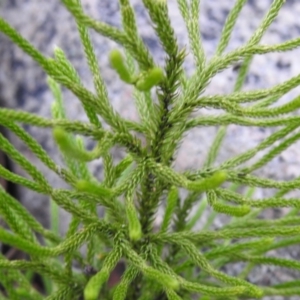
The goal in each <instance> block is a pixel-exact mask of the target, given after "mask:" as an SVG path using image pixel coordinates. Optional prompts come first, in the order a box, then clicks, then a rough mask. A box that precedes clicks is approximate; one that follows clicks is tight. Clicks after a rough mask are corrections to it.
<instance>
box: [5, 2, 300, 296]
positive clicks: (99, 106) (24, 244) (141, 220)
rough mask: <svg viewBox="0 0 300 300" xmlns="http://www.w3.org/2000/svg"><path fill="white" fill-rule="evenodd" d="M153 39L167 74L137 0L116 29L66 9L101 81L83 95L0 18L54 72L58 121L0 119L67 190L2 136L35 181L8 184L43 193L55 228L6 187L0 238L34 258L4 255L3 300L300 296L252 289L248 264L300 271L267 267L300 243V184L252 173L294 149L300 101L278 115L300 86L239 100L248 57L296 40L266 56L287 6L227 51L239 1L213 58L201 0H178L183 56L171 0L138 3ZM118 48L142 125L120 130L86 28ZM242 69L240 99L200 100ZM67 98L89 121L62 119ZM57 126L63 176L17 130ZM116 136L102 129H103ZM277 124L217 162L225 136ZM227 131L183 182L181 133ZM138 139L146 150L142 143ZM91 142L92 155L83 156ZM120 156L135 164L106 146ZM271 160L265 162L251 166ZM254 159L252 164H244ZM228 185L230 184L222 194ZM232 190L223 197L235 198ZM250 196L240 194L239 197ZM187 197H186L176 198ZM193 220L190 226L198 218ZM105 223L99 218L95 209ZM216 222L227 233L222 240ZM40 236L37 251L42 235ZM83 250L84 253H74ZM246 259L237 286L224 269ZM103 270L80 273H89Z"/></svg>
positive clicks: (8, 115)
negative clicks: (231, 129)
mask: <svg viewBox="0 0 300 300" xmlns="http://www.w3.org/2000/svg"><path fill="white" fill-rule="evenodd" d="M142 2H143V5H144V7H145V9H146V10H147V12H148V14H149V16H150V19H151V22H152V25H153V28H154V30H155V32H156V34H157V36H158V38H159V40H160V42H161V45H162V47H163V49H164V51H165V62H164V65H163V66H157V64H156V63H155V61H154V59H153V57H152V56H151V53H150V51H149V50H148V49H147V47H146V46H145V44H144V42H143V40H142V38H141V36H140V35H139V33H138V28H137V25H136V21H135V13H134V10H133V7H132V5H131V4H130V1H129V0H119V6H120V11H121V16H122V28H121V29H118V28H115V27H112V26H110V25H108V24H105V23H102V22H100V21H96V20H94V19H92V18H91V17H89V16H88V15H87V14H86V13H85V12H84V11H83V9H82V6H81V3H80V0H62V3H63V4H64V5H65V7H66V8H67V9H68V10H69V11H70V13H71V14H72V15H73V17H74V18H75V20H76V22H77V26H78V31H79V34H80V38H81V42H82V46H83V48H84V52H85V54H86V59H87V61H88V65H89V68H90V71H91V73H92V75H93V80H94V87H95V92H91V91H89V90H87V89H86V88H85V87H84V86H83V84H82V81H81V79H80V77H79V75H78V73H77V72H76V70H75V68H74V67H73V66H72V64H71V62H70V61H69V60H68V58H67V57H66V55H65V53H64V52H63V50H62V49H60V48H56V49H55V50H54V57H46V56H44V55H43V54H42V53H40V52H39V51H38V50H37V49H35V48H34V46H33V45H31V44H30V43H29V42H28V41H27V40H26V39H24V38H23V37H22V36H21V35H20V34H19V33H18V32H17V31H16V30H15V29H13V28H12V27H11V26H10V25H9V24H8V23H7V22H6V21H5V20H4V19H0V31H1V32H2V33H4V34H5V35H6V36H8V37H9V38H10V39H11V40H12V41H13V42H14V43H15V44H16V45H17V46H18V47H20V48H21V49H22V50H23V51H24V52H26V53H27V54H28V55H30V56H31V57H32V58H33V59H34V60H35V61H36V62H38V64H39V65H40V66H41V67H42V68H43V70H44V71H45V72H46V73H47V75H48V83H49V87H50V89H51V91H52V93H53V98H54V99H55V100H54V102H53V106H52V115H53V118H52V119H47V118H43V117H40V116H37V115H33V114H30V113H27V112H24V111H18V110H11V109H5V108H0V124H1V125H4V126H5V127H6V128H7V129H8V130H10V131H11V132H12V133H14V134H15V135H16V136H18V137H19V138H20V139H21V140H22V141H23V142H24V143H25V144H26V145H27V146H28V148H29V149H30V150H31V151H32V153H33V154H35V155H36V156H37V157H38V158H39V159H40V160H41V161H42V162H43V163H44V164H45V165H46V166H47V167H48V168H49V172H50V171H51V172H55V173H56V174H57V175H58V176H60V178H62V180H64V181H65V182H67V183H68V184H69V189H56V188H54V187H52V186H51V184H50V183H49V182H48V181H47V180H46V178H45V177H44V175H43V174H42V173H41V172H40V171H39V170H38V169H37V168H36V167H35V166H34V165H33V164H32V163H31V162H30V161H29V160H28V159H27V158H26V157H25V156H24V155H22V153H19V152H18V151H17V150H16V148H15V147H14V146H13V145H12V144H11V143H10V142H9V140H7V139H6V138H5V137H3V136H2V135H0V149H1V151H3V152H4V153H6V154H7V155H8V156H9V157H10V158H11V159H12V160H13V161H14V162H15V163H17V164H19V165H20V166H21V167H22V168H23V169H24V170H25V171H26V172H27V173H28V175H29V176H30V179H28V178H25V177H22V176H20V175H18V174H15V173H12V172H10V171H9V170H7V169H6V168H4V167H2V166H0V176H1V177H2V178H4V179H6V180H8V181H11V182H13V183H15V184H18V185H23V186H25V187H27V188H29V189H31V190H33V191H36V192H38V193H40V194H45V195H49V198H50V199H51V214H52V217H53V220H54V222H53V223H52V228H51V229H50V230H49V229H46V228H44V227H43V226H42V225H41V224H40V223H38V222H37V221H36V219H35V218H34V217H33V216H32V215H30V214H29V213H28V211H27V210H26V209H25V208H24V207H23V206H22V205H21V204H20V203H19V202H18V201H17V200H16V199H14V198H13V197H11V196H10V195H9V194H8V193H7V192H6V191H5V190H4V189H3V188H0V215H1V217H2V218H3V219H4V220H5V222H6V224H7V226H8V227H7V228H8V229H5V228H0V241H1V242H2V243H5V244H8V245H10V246H11V247H15V248H17V249H20V250H22V251H24V252H25V253H27V254H28V256H29V259H28V260H14V261H10V260H8V259H7V258H6V257H5V256H3V255H2V256H1V257H0V282H1V285H2V286H3V292H1V294H0V299H37V300H41V299H47V300H50V299H51V300H54V299H55V300H58V299H82V297H84V299H86V300H96V299H113V300H122V299H128V300H131V299H140V300H142V299H156V300H164V299H169V300H178V299H193V298H194V297H195V299H196V298H198V299H205V300H212V299H223V300H224V299H232V300H233V299H250V298H251V299H253V298H262V297H263V296H266V295H283V296H291V295H300V281H299V280H294V281H290V282H283V283H281V284H277V285H274V286H271V287H267V286H256V285H255V284H252V283H251V282H250V281H249V280H248V279H247V277H248V274H249V273H250V272H251V270H252V269H253V267H254V266H257V265H263V264H267V265H274V266H279V267H284V268H291V269H295V270H300V263H299V262H298V261H296V260H290V259H285V258H278V257H273V256H269V255H268V252H269V251H271V250H274V249H279V248H285V247H288V246H290V245H299V242H300V237H299V233H300V218H299V216H298V212H299V210H298V207H299V206H300V199H294V198H288V197H287V196H286V194H287V193H288V192H289V191H291V190H294V189H298V188H299V187H300V177H299V178H296V179H293V180H291V181H287V182H280V181H275V180H271V179H267V178H262V177H259V176H256V175H254V174H253V172H254V171H256V170H258V169H260V168H261V167H263V166H264V165H266V164H267V163H268V162H269V161H271V160H272V159H273V158H274V157H276V156H278V155H279V154H280V153H281V152H282V151H284V150H285V149H287V148H288V147H289V146H290V145H292V144H293V143H295V142H296V141H297V140H298V139H299V137H300V134H299V132H297V129H298V127H299V124H300V122H299V121H300V117H299V116H298V115H296V114H295V113H294V112H295V111H296V110H297V109H298V108H299V106H300V98H299V97H297V98H295V99H293V100H291V101H290V102H288V103H287V104H284V105H277V106H276V105H275V106H274V105H273V104H276V102H277V101H278V100H279V99H280V98H281V97H282V96H284V95H285V94H287V93H288V92H289V91H291V90H292V89H293V88H295V87H297V86H299V84H300V75H298V76H296V77H293V78H291V79H289V80H287V81H285V82H283V83H281V84H279V85H277V86H274V87H272V88H269V89H259V90H253V91H247V92H245V91H242V87H243V83H244V81H245V78H246V76H247V72H248V69H249V66H250V63H251V60H252V58H253V56H254V55H262V54H266V53H271V52H276V51H289V50H292V49H294V48H296V47H298V46H299V45H300V38H295V39H292V40H290V41H287V42H284V43H281V44H276V45H262V44H260V41H261V38H262V36H263V35H264V33H265V32H266V30H267V29H268V27H269V26H270V24H271V23H272V22H273V21H274V19H275V18H276V16H277V14H278V12H279V11H280V9H281V7H282V5H283V4H284V2H285V1H283V0H274V1H273V3H272V5H271V6H270V9H269V11H268V12H267V14H266V15H265V17H264V18H263V20H262V22H261V24H260V26H259V27H258V28H257V29H256V30H255V32H254V33H253V35H252V37H251V38H250V39H249V41H248V42H247V43H246V44H245V45H243V46H241V47H240V48H238V49H235V50H233V51H231V52H228V53H225V52H224V51H225V50H226V48H227V46H228V43H229V39H230V36H231V33H232V30H233V28H234V26H235V24H236V20H237V18H238V16H239V13H240V11H241V9H242V8H243V6H244V5H245V2H246V1H245V0H237V1H236V3H235V5H234V7H233V9H232V10H231V11H230V13H229V15H228V17H227V19H226V22H225V25H224V28H223V31H222V34H221V38H220V41H219V44H218V46H217V49H216V52H215V55H214V56H213V57H212V58H211V59H210V60H208V59H207V57H206V55H205V53H204V50H203V46H202V43H201V38H200V31H199V30H200V29H199V14H200V9H199V5H200V3H199V2H200V0H191V1H189V2H188V1H187V0H177V3H178V6H179V9H180V12H181V15H182V17H183V19H184V21H185V24H186V28H187V32H188V37H189V42H190V44H189V50H187V49H180V47H179V45H178V42H177V39H176V36H175V34H174V30H173V28H172V26H171V22H170V19H169V16H168V3H167V1H166V0H143V1H142ZM89 29H92V30H95V31H96V32H98V33H99V34H101V35H103V36H105V37H107V38H109V39H111V40H113V41H115V42H116V43H117V44H118V45H120V48H119V49H122V51H120V50H117V49H116V50H113V51H112V52H111V54H110V56H109V59H110V62H111V66H112V68H114V70H115V71H116V72H117V74H118V75H119V77H120V79H121V80H122V81H124V84H129V85H131V86H132V89H133V91H134V92H133V98H134V99H133V100H134V101H135V104H136V107H137V110H138V113H139V117H140V122H133V121H131V120H126V119H124V118H123V117H122V116H121V115H120V114H119V113H117V112H116V111H115V110H114V109H113V107H112V105H111V103H110V101H109V99H108V93H107V89H106V86H105V84H104V82H103V79H102V76H101V73H100V71H99V67H98V62H97V58H96V56H95V52H94V49H93V46H92V43H91V40H90V37H89V33H88V30H89ZM187 51H190V52H191V53H192V55H193V57H194V62H195V70H194V73H193V74H192V75H191V76H187V74H186V73H185V71H184V68H183V63H184V61H185V58H186V55H187ZM236 62H241V67H240V69H239V71H238V76H237V81H236V84H235V87H234V91H233V92H232V93H231V94H228V95H213V96H207V95H204V94H203V93H204V91H205V89H206V87H207V85H208V84H209V82H210V80H211V79H212V78H213V77H214V76H215V75H216V74H217V73H219V72H221V71H222V70H224V69H226V68H229V67H230V66H232V65H233V64H235V63H236ZM61 86H64V87H65V88H67V89H69V90H70V91H71V92H72V93H73V94H74V95H76V96H77V98H78V99H79V100H80V101H81V103H82V106H83V108H84V110H85V112H86V115H87V116H88V119H89V122H80V121H71V120H68V119H67V118H66V113H65V108H64V102H63V99H62V94H61V90H60V87H61ZM199 108H213V109H217V110H220V111H221V113H220V114H214V115H207V116H200V117H193V115H192V112H193V111H195V110H196V109H199ZM19 123H22V124H29V125H32V126H39V127H43V128H51V129H52V130H53V137H54V139H55V141H56V143H57V145H58V147H59V149H60V151H61V153H62V156H63V158H64V161H65V166H59V165H57V164H56V163H55V162H54V161H53V159H52V158H51V157H50V156H49V155H48V154H47V153H46V152H45V150H44V149H43V148H42V147H41V145H39V143H38V142H37V141H36V140H35V139H34V138H32V136H30V135H29V134H28V133H27V132H26V131H25V130H24V129H23V128H22V127H21V126H20V125H19ZM104 123H106V124H107V125H109V129H105V128H104V126H103V124H104ZM230 124H237V125H240V126H252V127H253V126H258V127H274V128H275V129H276V130H275V131H274V133H272V134H271V135H270V136H269V137H268V138H266V139H265V140H264V141H263V142H262V143H260V144H259V145H257V146H256V147H254V148H252V149H250V150H247V151H244V152H242V153H241V154H240V155H238V156H235V157H233V158H230V159H228V160H226V161H225V162H223V163H221V164H219V165H216V163H215V159H216V157H217V155H218V152H219V149H220V148H221V147H222V142H223V139H224V136H225V134H226V128H227V125H230ZM206 126H219V130H218V133H217V135H216V137H215V140H214V142H213V144H212V146H211V148H210V150H209V154H208V157H207V159H206V162H205V164H204V165H203V167H202V168H201V169H199V170H197V171H188V172H182V173H179V172H176V171H175V170H174V168H173V161H174V158H175V156H176V150H177V147H178V146H179V143H180V141H181V140H182V138H183V136H184V134H185V133H186V132H188V131H189V130H190V129H192V128H195V127H200V128H201V130H205V128H206ZM140 136H143V139H141V138H140ZM83 137H89V138H92V139H93V140H94V141H95V142H96V146H95V148H94V149H93V150H92V151H87V150H86V148H85V144H84V139H83ZM115 146H118V147H122V148H123V149H125V150H126V153H127V156H126V157H125V158H124V159H123V160H122V161H121V162H119V163H116V162H115V161H114V158H113V157H112V155H111V152H110V150H111V148H112V147H115ZM261 151H265V153H266V154H264V155H263V156H262V157H260V158H259V159H256V160H255V157H256V155H257V154H258V153H259V152H261ZM98 159H102V161H103V165H104V179H103V181H102V182H99V180H97V179H96V178H95V177H94V176H93V175H92V174H91V172H90V171H89V169H88V167H87V163H88V162H91V161H93V160H98ZM250 159H254V162H253V163H248V164H247V162H248V161H249V160H250ZM225 182H227V183H229V184H230V185H228V184H227V185H226V186H225V185H224V183H225ZM228 186H229V187H228ZM239 186H244V187H246V189H245V190H246V192H245V193H240V192H239V191H238V190H237V188H238V187H239ZM255 188H273V189H274V190H276V193H274V195H273V196H272V197H270V198H264V199H253V192H254V189H255ZM179 189H185V190H187V191H188V195H187V196H186V197H185V198H184V199H181V197H180V193H179ZM160 205H162V206H163V207H164V210H163V221H162V223H161V224H160V227H159V228H158V229H156V230H155V228H154V220H155V217H156V214H157V210H158V207H159V206H160ZM194 206H196V207H197V210H196V213H195V214H194V215H191V213H190V212H191V208H192V207H194ZM208 206H210V207H211V208H212V211H213V212H212V213H211V215H210V217H209V219H208V220H207V223H206V225H205V226H204V227H203V228H202V229H201V230H195V229H194V227H195V225H196V224H197V223H198V221H199V220H200V218H201V216H203V212H204V210H205V209H206V208H207V207H208ZM57 207H61V208H63V209H65V210H66V211H67V212H69V213H70V214H71V215H72V221H71V223H70V226H69V228H68V231H67V234H66V236H63V237H62V236H60V235H59V232H58V231H57V225H58V222H59V220H57ZM99 207H101V208H102V209H103V210H104V212H105V214H104V217H102V218H100V217H99V216H98V214H97V209H98V208H99ZM275 207H279V208H281V207H289V208H290V211H289V213H288V214H286V215H285V216H283V217H282V218H279V219H276V220H266V219H261V218H259V215H260V213H261V212H262V210H264V209H266V208H275ZM219 214H226V215H228V216H230V217H231V218H230V222H228V223H227V224H226V225H224V227H223V228H221V229H218V230H214V229H212V228H211V224H212V222H213V220H214V218H215V217H216V216H217V215H219ZM37 234H38V235H39V236H42V237H43V239H42V241H41V240H40V239H38V238H37ZM82 246H86V252H84V254H82V252H80V249H81V247H82ZM121 260H123V261H124V262H125V265H126V269H125V272H124V274H123V276H122V278H121V280H120V282H119V283H118V284H117V285H116V286H115V287H114V288H111V289H110V288H108V286H107V281H108V279H109V276H110V274H111V272H112V271H113V270H114V268H115V267H116V265H117V264H118V263H119V262H120V261H121ZM239 262H245V263H246V267H245V268H244V270H243V271H242V272H241V273H240V274H239V275H238V276H231V275H229V274H227V273H226V272H224V268H223V267H224V266H226V265H227V264H229V263H239ZM87 266H89V269H90V270H91V269H92V270H94V271H95V272H83V270H84V268H86V267H87ZM33 273H38V274H40V275H42V277H43V279H44V282H45V287H46V289H45V294H42V293H40V292H38V291H37V290H35V289H34V287H33V286H32V285H31V281H30V280H31V276H32V274H33Z"/></svg>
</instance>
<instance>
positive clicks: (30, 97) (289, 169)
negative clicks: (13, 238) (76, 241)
mask: <svg viewBox="0 0 300 300" xmlns="http://www.w3.org/2000/svg"><path fill="white" fill-rule="evenodd" d="M59 2H60V1H59V0H52V1H46V0H26V1H25V0H23V1H16V0H2V1H1V2H0V15H1V16H2V17H4V18H5V19H6V20H7V21H8V22H9V23H11V24H12V26H14V27H15V28H17V29H18V31H19V32H20V33H21V34H22V35H23V36H24V37H26V38H27V39H28V40H30V41H31V42H32V43H33V44H34V45H35V46H36V47H37V48H38V49H39V50H40V51H42V52H43V53H44V54H46V55H49V56H52V55H53V47H54V46H55V45H58V46H59V47H61V48H62V49H63V50H64V51H65V52H66V54H67V56H68V58H69V59H70V60H71V61H72V63H73V64H74V66H75V68H76V69H77V70H78V72H79V74H80V75H81V77H82V80H83V82H84V84H85V85H86V86H87V87H88V88H91V89H93V87H92V80H91V76H90V74H89V71H88V67H87V63H86V61H85V60H84V54H83V50H82V47H81V45H80V41H79V37H78V33H77V31H76V24H75V22H74V20H73V19H72V17H71V15H70V14H69V13H68V11H67V10H66V9H65V8H64V7H63V6H62V5H61V4H60V3H59ZM234 2H235V1H234V0H209V1H208V0H203V1H201V20H200V25H201V35H202V38H203V46H204V49H205V51H206V53H207V55H208V57H209V58H210V57H211V56H212V55H213V53H214V49H215V48H216V46H217V44H218V40H219V37H220V33H221V30H222V26H223V24H224V21H225V19H226V16H227V14H228V13H229V11H230V9H231V8H232V6H233V4H234ZM271 2H272V1H271V0H264V1H253V0H249V1H248V2H247V4H246V5H245V7H244V8H243V10H242V12H241V16H240V18H239V20H238V23H237V26H236V28H235V30H234V32H233V35H232V38H231V41H230V45H229V47H228V50H232V49H234V48H236V47H239V46H241V45H242V44H243V43H245V42H246V41H247V40H248V39H249V38H250V37H251V35H252V33H253V32H254V30H255V29H256V28H257V26H258V25H259V23H260V21H261V19H262V18H263V16H264V14H265V12H266V11H267V9H268V8H269V6H270V4H271ZM83 3H84V5H85V9H86V11H87V12H88V13H90V14H91V15H92V16H93V17H95V18H97V19H100V20H102V21H105V22H107V23H109V24H111V25H113V26H120V15H119V12H118V1H117V0H98V1H97V0H85V1H84V0H83ZM131 3H132V4H133V5H134V8H135V11H136V13H137V23H138V28H139V32H140V34H141V35H142V37H143V40H144V41H145V43H146V44H147V46H148V47H149V49H150V51H151V53H152V54H153V55H154V57H155V60H156V61H157V63H162V62H163V58H164V56H163V53H162V51H161V46H160V44H159V42H158V40H157V38H156V37H155V35H154V32H153V29H152V28H151V25H150V22H149V17H148V16H147V14H146V13H145V11H144V9H143V7H142V1H140V0H132V1H131ZM168 4H169V8H170V9H169V11H170V16H171V20H172V24H173V25H174V28H175V32H176V34H177V36H178V41H179V44H180V46H184V45H187V44H188V39H187V34H186V30H185V26H184V22H183V20H182V18H181V16H180V13H179V10H178V7H177V4H176V1H175V0H168ZM299 15H300V1H296V0H294V1H293V0H286V3H285V4H284V6H283V8H282V10H281V12H280V14H279V16H278V17H277V19H276V21H275V22H274V23H273V24H272V25H271V26H270V28H269V30H268V32H267V33H266V34H265V36H264V37H263V39H262V43H268V44H274V43H280V42H284V41H287V40H289V39H291V38H296V37H299V34H300V25H299ZM91 33H92V39H93V42H94V45H95V51H96V54H97V57H98V58H99V67H100V69H101V73H102V75H103V78H104V80H105V82H106V84H107V87H108V93H109V97H110V99H111V102H112V105H113V106H114V108H115V109H116V110H117V111H118V112H120V113H121V114H122V115H123V116H125V117H127V118H129V119H132V120H137V119H138V117H137V113H136V110H135V108H134V101H133V99H132V91H131V89H130V88H128V87H126V88H124V85H123V84H122V83H121V82H120V80H119V79H118V78H117V76H116V74H115V72H113V71H112V70H111V68H110V66H109V63H108V59H107V55H108V52H109V51H110V50H111V49H112V48H113V47H115V46H116V45H115V43H114V42H112V41H109V40H108V39H106V38H103V37H101V36H98V35H97V34H95V33H94V32H91ZM299 57H300V51H299V49H298V50H294V51H292V52H289V53H288V54H286V53H276V54H268V55H264V56H256V57H255V58H254V60H253V63H252V65H251V68H250V73H249V75H248V77H247V80H246V85H245V87H244V89H245V90H251V89H261V88H268V87H271V86H273V85H276V84H278V83H280V82H283V81H284V80H287V79H289V78H291V77H292V76H295V75H297V74H298V73H299V71H300V68H299ZM0 66H1V67H0V98H1V102H2V103H1V105H5V106H7V107H11V108H16V109H23V110H25V111H28V112H32V113H37V114H39V115H41V116H45V117H49V116H50V106H51V103H52V100H53V99H52V96H51V94H50V92H49V89H48V87H47V84H46V77H45V74H44V73H43V71H41V69H40V68H39V67H38V66H37V64H36V63H35V62H33V61H32V59H31V58H29V57H28V56H26V55H24V54H23V52H22V51H21V50H19V49H18V48H17V47H16V46H14V45H13V44H12V43H11V42H10V41H9V40H8V39H7V38H6V37H4V36H3V35H2V34H0ZM185 68H186V69H187V72H188V74H191V73H192V71H193V62H192V59H191V55H189V56H188V58H187V61H186V63H185ZM235 78H236V72H235V71H234V70H233V69H232V68H230V69H227V70H225V71H224V72H222V73H221V74H218V75H217V76H216V77H215V78H214V79H213V80H212V81H211V83H210V85H209V86H208V87H207V89H206V91H205V93H206V94H227V93H230V92H231V91H232V89H233V86H234V80H235ZM299 91H300V89H299V88H298V89H294V90H293V91H291V92H290V93H289V94H288V95H287V96H286V97H284V98H283V99H282V101H281V102H280V103H284V102H286V101H287V100H290V99H292V98H293V97H295V96H296V95H297V94H298V93H299ZM64 100H65V105H66V109H67V112H68V116H69V117H70V118H71V119H80V120H85V119H86V117H85V115H84V113H83V111H82V108H81V105H80V103H79V101H78V100H77V99H75V98H74V97H73V96H72V95H71V93H69V92H66V91H64ZM206 112H207V111H206V110H204V109H203V110H200V111H198V112H197V114H203V113H206ZM208 112H209V113H211V111H208ZM25 128H26V130H28V131H29V132H30V133H31V134H32V135H33V136H34V137H35V138H36V139H37V140H38V142H39V143H40V144H41V145H42V146H43V148H44V149H45V150H46V151H47V152H48V153H49V154H50V155H51V157H53V159H54V160H55V161H56V162H57V163H60V161H61V160H60V157H59V155H58V152H57V148H56V147H55V145H54V142H53V139H52V136H51V131H50V130H45V129H37V128H33V127H29V126H25ZM273 131H274V129H272V130H271V129H264V128H246V127H240V126H235V125H231V126H229V127H228V132H227V135H226V138H225V143H224V146H223V147H222V150H221V153H220V155H219V157H218V162H222V161H224V160H226V159H228V158H230V157H232V156H233V155H236V154H238V153H241V152H243V151H245V150H246V149H250V148H252V147H254V146H255V145H257V144H258V143H259V142H261V141H262V140H264V139H265V138H266V137H267V136H268V135H270V133H271V132H273ZM216 132H217V128H214V127H205V128H197V129H193V130H191V131H190V132H189V133H188V134H187V135H186V137H185V139H184V141H183V143H182V146H181V148H180V149H179V151H178V156H177V159H176V164H175V165H176V168H177V169H179V170H184V169H190V168H193V169H194V168H200V167H201V166H202V164H203V162H204V161H205V157H206V154H207V151H208V149H209V146H210V145H211V143H212V140H213V137H214V135H215V133H216ZM10 139H11V141H12V142H13V144H14V145H16V147H17V149H18V150H20V151H21V152H22V153H23V154H24V155H25V156H26V157H28V158H29V159H30V160H31V161H32V162H33V163H34V164H35V165H36V166H37V167H38V168H39V169H41V171H42V172H43V173H44V174H45V175H46V176H47V178H48V179H49V181H50V182H51V184H53V185H54V186H56V187H62V186H64V184H63V183H62V182H61V180H60V179H59V178H57V176H55V175H53V173H50V172H49V171H48V170H47V169H46V168H45V167H44V166H43V165H42V164H41V163H40V162H39V161H38V160H37V159H36V158H35V157H33V156H32V154H31V153H30V152H29V151H28V149H27V148H26V147H25V146H24V145H23V144H22V143H21V142H20V141H19V140H17V139H16V138H15V137H14V136H13V135H10ZM299 145H300V144H299V142H298V143H295V144H294V145H293V146H291V147H290V148H289V149H288V150H287V151H285V152H284V153H282V154H280V155H279V156H278V157H277V158H276V159H274V160H273V161H272V162H270V163H269V164H268V165H267V166H265V167H264V168H262V169H260V170H259V172H258V174H260V175H262V176H265V177H267V178H274V179H275V178H276V179H278V180H290V179H293V178H295V177H296V176H299V175H300V171H299V170H300V153H299V151H300V150H299V149H300V147H299ZM114 154H115V156H116V157H121V156H122V153H121V152H120V151H115V153H114ZM91 168H92V169H93V171H94V172H95V173H100V172H101V169H102V166H101V161H97V162H95V163H93V164H91ZM17 170H18V172H19V173H20V174H22V175H24V172H23V171H22V170H20V168H18V169H17ZM270 193H271V192H270V191H266V192H262V191H258V192H257V196H258V197H262V196H264V195H268V194H270ZM295 195H298V196H299V194H298V193H296V194H295V193H294V196H295ZM21 201H22V202H23V203H24V204H25V205H26V206H27V207H28V209H29V210H30V211H32V212H33V213H34V214H35V216H36V217H37V218H38V219H39V220H40V221H41V222H43V223H44V224H48V214H47V210H48V199H47V197H44V196H41V195H38V194H36V193H33V192H31V191H28V190H26V189H24V188H22V189H21ZM266 216H268V217H270V216H271V215H270V214H268V213H266ZM61 220H62V224H61V229H62V231H64V230H65V228H66V224H67V223H68V220H69V217H68V215H67V214H66V213H65V212H62V218H61ZM222 223H223V221H222V218H220V219H218V220H217V224H216V225H217V226H218V225H220V226H221V224H222ZM298 248H299V247H295V250H293V251H294V252H295V253H296V254H295V255H296V256H297V255H298V256H297V257H299V252H300V251H299V249H298ZM294 252H293V253H294ZM289 253H290V252H289ZM262 271H263V272H262ZM276 272H278V271H276ZM276 272H275V270H273V269H272V268H269V267H266V268H262V269H260V271H259V272H254V273H253V274H254V275H253V276H254V277H255V278H252V280H253V281H255V282H262V281H263V280H262V279H263V278H264V277H268V278H271V280H273V279H274V278H275V277H276V276H277V275H278V278H285V277H284V275H280V274H281V273H276ZM283 273H284V272H283ZM283 273H282V274H283ZM274 274H277V275H276V276H275V275H274ZM260 276H262V277H263V278H260ZM286 276H288V275H286ZM292 278H295V277H292ZM265 299H269V300H271V299H273V300H275V299H283V298H277V297H273V298H272V297H269V298H265ZM287 299H290V300H291V299H292V298H287ZM295 299H296V298H295Z"/></svg>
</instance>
